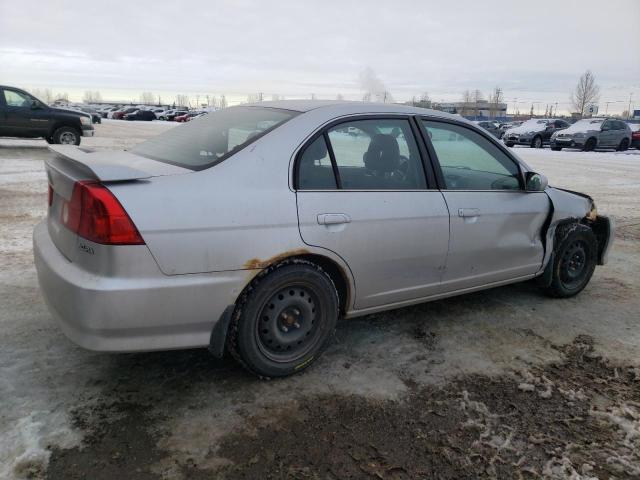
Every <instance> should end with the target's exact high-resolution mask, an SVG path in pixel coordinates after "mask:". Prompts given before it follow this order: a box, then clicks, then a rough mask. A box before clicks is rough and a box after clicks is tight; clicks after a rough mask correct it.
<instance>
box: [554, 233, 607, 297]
mask: <svg viewBox="0 0 640 480" xmlns="http://www.w3.org/2000/svg"><path fill="white" fill-rule="evenodd" d="M597 260H598V241H597V239H596V236H595V234H594V233H593V230H591V229H590V228H589V227H587V226H586V225H582V224H580V223H571V224H567V225H561V226H560V227H558V230H557V232H556V248H555V249H554V259H553V265H552V268H553V273H552V281H551V284H550V285H549V286H548V287H546V289H545V290H546V293H547V294H548V295H550V296H552V297H556V298H566V297H572V296H574V295H577V294H578V293H580V292H581V291H582V289H583V288H584V287H586V286H587V284H588V283H589V280H591V276H592V275H593V272H594V270H595V268H596V263H597Z"/></svg>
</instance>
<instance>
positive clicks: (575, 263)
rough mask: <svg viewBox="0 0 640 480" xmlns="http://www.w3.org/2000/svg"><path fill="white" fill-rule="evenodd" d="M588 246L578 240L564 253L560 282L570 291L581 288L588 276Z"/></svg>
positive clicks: (561, 262)
mask: <svg viewBox="0 0 640 480" xmlns="http://www.w3.org/2000/svg"><path fill="white" fill-rule="evenodd" d="M587 252H588V248H587V246H586V244H585V243H584V242H583V241H581V240H577V241H575V242H573V243H571V244H570V245H569V246H568V247H567V248H566V249H565V251H564V252H563V254H562V259H561V261H560V280H561V281H562V283H563V284H564V285H565V287H567V288H568V289H575V288H577V287H579V286H580V285H581V284H582V282H583V281H584V278H585V276H586V274H587V271H588V268H587V258H588V256H587Z"/></svg>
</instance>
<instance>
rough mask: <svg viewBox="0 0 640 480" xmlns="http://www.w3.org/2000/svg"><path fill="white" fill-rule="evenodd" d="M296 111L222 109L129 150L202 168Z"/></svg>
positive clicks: (195, 168) (176, 163) (193, 168)
mask: <svg viewBox="0 0 640 480" xmlns="http://www.w3.org/2000/svg"><path fill="white" fill-rule="evenodd" d="M185 113H186V112H185ZM297 114H298V112H293V111H290V110H281V109H276V108H265V107H231V108H225V109H223V110H218V111H216V112H212V113H210V114H208V115H204V116H203V117H200V118H197V119H194V120H193V121H191V122H188V123H185V124H184V125H179V126H176V127H175V128H172V129H171V130H169V131H167V132H165V133H163V134H162V135H159V136H157V137H154V138H152V139H150V140H147V141H146V142H143V143H141V144H139V145H137V146H136V147H135V148H133V149H132V152H133V153H136V154H137V155H141V156H143V157H147V158H151V159H153V160H158V161H160V162H164V163H170V164H172V165H178V166H180V167H185V168H189V169H192V170H203V169H205V168H209V167H211V166H213V165H215V164H216V163H219V162H221V161H222V160H224V159H225V158H227V157H229V156H231V155H233V154H234V153H236V152H238V151H239V150H241V149H242V148H244V147H246V146H247V145H249V144H250V143H251V142H253V141H254V140H255V139H257V138H258V137H260V136H262V135H264V134H265V133H267V132H269V131H271V130H273V129H274V128H277V127H278V126H280V125H282V124H283V123H284V122H286V121H287V120H289V119H291V118H293V117H294V116H295V115H297Z"/></svg>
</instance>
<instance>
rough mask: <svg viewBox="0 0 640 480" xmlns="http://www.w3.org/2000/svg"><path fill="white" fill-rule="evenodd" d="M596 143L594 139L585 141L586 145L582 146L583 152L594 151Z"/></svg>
mask: <svg viewBox="0 0 640 480" xmlns="http://www.w3.org/2000/svg"><path fill="white" fill-rule="evenodd" d="M596 143H597V142H596V139H595V138H593V137H591V138H590V139H589V140H587V143H585V144H584V148H583V149H582V150H584V151H585V152H591V151H593V150H595V148H596Z"/></svg>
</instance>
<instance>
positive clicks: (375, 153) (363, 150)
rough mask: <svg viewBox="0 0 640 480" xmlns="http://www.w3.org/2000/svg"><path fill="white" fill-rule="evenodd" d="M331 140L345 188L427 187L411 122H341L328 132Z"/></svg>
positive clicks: (404, 188)
mask: <svg viewBox="0 0 640 480" xmlns="http://www.w3.org/2000/svg"><path fill="white" fill-rule="evenodd" d="M328 137H329V141H330V142H331V148H332V151H333V154H334V157H335V162H336V167H337V169H338V175H339V178H340V184H341V187H342V188H343V189H345V190H415V189H424V188H426V180H425V176H424V168H423V166H422V160H421V158H420V152H419V150H418V146H417V144H416V141H415V138H414V136H413V132H412V130H411V125H410V124H409V121H408V120H402V119H388V118H380V119H375V120H358V121H353V122H347V123H342V124H340V125H337V126H335V127H333V128H331V129H329V131H328Z"/></svg>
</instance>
